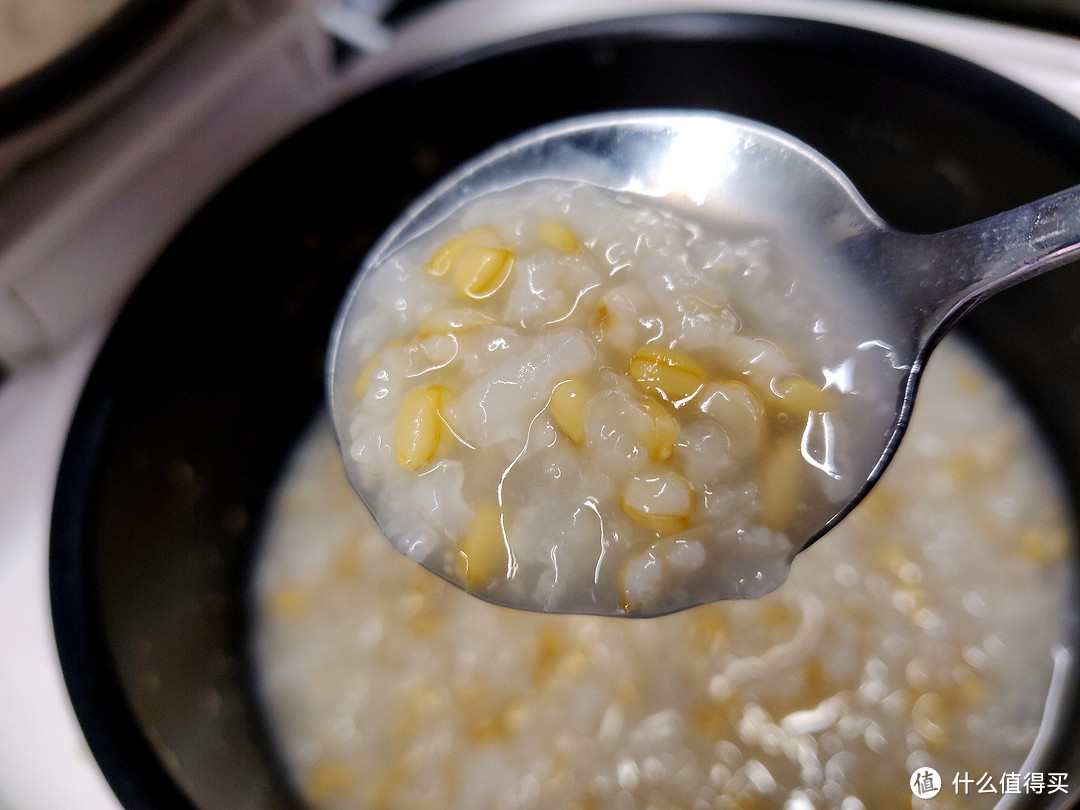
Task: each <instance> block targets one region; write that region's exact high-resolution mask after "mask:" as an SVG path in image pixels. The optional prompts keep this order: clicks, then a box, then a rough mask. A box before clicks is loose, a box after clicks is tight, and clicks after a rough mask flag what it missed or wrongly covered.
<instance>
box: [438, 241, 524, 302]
mask: <svg viewBox="0 0 1080 810" xmlns="http://www.w3.org/2000/svg"><path fill="white" fill-rule="evenodd" d="M513 265H514V252H513V251H512V250H506V249H505V248H491V247H474V248H469V249H468V250H466V251H465V252H464V253H462V254H461V256H459V257H458V258H457V259H456V260H455V261H454V264H453V270H454V289H455V290H456V291H457V294H458V295H459V296H461V297H462V298H474V299H480V298H487V297H488V296H490V295H493V294H494V293H495V292H496V291H497V290H498V289H499V288H500V287H502V285H503V282H505V281H506V279H507V278H508V277H509V275H510V268H511V267H513Z"/></svg>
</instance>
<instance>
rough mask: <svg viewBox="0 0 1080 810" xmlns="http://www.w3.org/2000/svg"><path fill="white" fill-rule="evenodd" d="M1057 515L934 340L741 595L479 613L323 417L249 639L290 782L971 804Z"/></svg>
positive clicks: (1015, 705) (554, 808) (1026, 459)
mask: <svg viewBox="0 0 1080 810" xmlns="http://www.w3.org/2000/svg"><path fill="white" fill-rule="evenodd" d="M1074 542H1075V541H1074V534H1073V526H1072V523H1071V516H1070V515H1069V514H1068V513H1067V509H1066V506H1065V504H1064V499H1063V497H1062V493H1061V491H1060V488H1059V487H1058V485H1057V484H1056V478H1055V473H1054V470H1053V469H1052V468H1051V466H1050V464H1049V462H1048V460H1047V458H1046V455H1045V453H1044V451H1043V450H1042V449H1041V445H1040V443H1039V440H1038V436H1037V435H1036V433H1035V431H1034V430H1033V429H1032V427H1031V425H1030V424H1029V422H1028V421H1027V419H1026V416H1025V414H1024V413H1023V412H1022V410H1021V408H1020V406H1019V405H1018V403H1017V402H1016V401H1015V399H1014V398H1013V397H1012V396H1011V394H1010V392H1009V390H1008V389H1007V388H1006V387H1005V385H1004V384H1003V382H1002V381H1001V380H1000V379H997V378H996V377H994V376H993V375H992V373H991V372H990V371H989V369H988V368H987V367H986V366H984V365H983V363H982V362H981V361H980V360H979V359H978V357H977V356H976V355H974V354H973V353H972V352H970V350H968V349H966V348H965V347H964V346H963V345H962V344H960V343H958V342H955V341H953V340H952V339H950V340H947V341H946V342H945V343H944V344H943V345H942V346H941V348H940V349H939V350H938V352H937V353H936V354H935V355H934V357H933V359H932V361H931V363H930V364H929V367H928V369H927V373H926V377H925V381H924V383H923V388H922V392H921V394H920V398H919V400H918V404H917V406H916V411H915V415H914V418H913V421H912V424H911V427H910V431H909V433H908V436H907V438H906V439H905V442H904V444H903V446H902V447H901V449H900V452H899V454H898V455H897V457H896V460H895V462H894V463H893V465H892V466H891V467H890V468H889V470H888V471H887V473H886V475H885V476H884V478H883V480H882V481H881V482H880V483H879V485H878V486H877V487H876V488H875V489H874V491H873V492H872V493H871V494H870V496H869V497H868V498H867V499H866V500H865V501H864V502H863V503H862V504H861V505H860V506H859V507H858V508H857V509H856V510H855V511H854V512H853V513H852V514H851V515H850V516H849V517H848V518H847V519H845V521H844V522H843V523H842V524H841V525H840V526H838V527H837V528H836V529H834V530H833V531H832V532H831V533H830V534H828V535H827V536H826V537H824V538H822V540H820V541H819V542H818V543H817V544H816V545H815V546H813V547H812V548H810V549H809V550H807V551H806V552H804V553H803V554H801V555H799V556H798V557H797V558H796V560H795V563H794V565H793V568H792V571H791V575H790V577H789V579H788V581H787V582H786V584H784V586H783V587H781V588H780V589H778V590H777V591H775V592H774V593H772V594H770V595H768V596H765V597H763V598H760V599H755V600H746V601H737V602H722V603H715V604H709V605H703V606H700V607H696V608H693V609H690V610H687V611H683V612H681V613H677V614H673V615H670V616H666V617H662V618H653V619H645V620H637V621H628V620H625V619H618V618H603V617H594V616H552V615H543V614H536V613H528V612H522V611H515V610H511V609H506V608H500V607H497V606H494V605H490V604H486V603H484V602H482V601H480V600H477V599H474V598H472V597H471V596H469V595H468V594H466V593H464V592H462V591H461V590H459V589H457V588H455V587H453V586H451V585H449V584H448V583H446V582H444V581H442V580H441V579H439V578H438V577H436V576H434V575H433V574H431V573H430V572H428V571H426V570H424V569H423V568H421V567H419V566H416V565H414V564H412V563H411V562H409V561H408V560H407V559H405V558H404V557H402V556H401V555H399V554H397V553H395V551H394V549H393V548H392V547H391V546H390V544H388V543H387V542H386V541H385V540H384V539H383V538H382V536H381V535H380V534H379V532H378V530H377V528H376V527H375V525H374V523H373V521H372V519H371V518H370V516H369V514H368V512H367V511H366V510H365V509H364V507H363V505H362V504H361V503H360V502H359V501H358V500H357V498H356V496H355V494H354V493H353V491H352V490H351V489H350V487H349V484H348V483H347V482H346V480H345V478H344V476H343V474H342V469H341V459H340V456H339V455H338V453H337V449H336V447H335V444H334V440H333V438H332V437H331V435H330V431H329V429H328V428H327V426H326V424H325V423H324V422H323V421H322V420H319V421H318V423H317V424H316V425H315V426H314V427H313V428H312V430H311V432H310V434H309V435H308V436H307V437H306V438H305V439H304V440H303V442H302V443H301V444H300V445H299V446H298V447H297V449H296V451H295V457H294V459H293V461H292V464H291V467H290V468H289V470H288V473H287V474H286V476H285V478H284V480H283V482H282V483H281V486H280V490H279V491H278V493H277V495H276V497H275V499H274V501H273V504H272V507H271V511H270V519H269V522H268V528H267V531H266V534H265V537H264V538H263V547H262V549H261V556H260V559H259V562H258V567H257V571H256V576H255V588H254V598H255V611H254V615H255V626H254V632H253V638H252V644H253V655H254V660H255V664H256V671H257V673H258V684H259V690H260V694H261V698H262V701H263V705H264V708H265V711H266V714H267V716H268V718H269V721H270V727H271V730H272V735H273V738H274V740H275V741H276V743H277V746H278V748H279V750H280V753H281V755H282V757H283V759H284V762H285V763H286V764H287V766H288V768H289V771H290V773H291V775H292V778H293V779H294V781H295V784H296V786H297V788H298V790H299V792H300V793H301V794H302V796H303V797H304V799H305V800H306V801H308V802H309V803H310V805H311V806H312V807H313V808H317V810H343V809H344V808H448V809H450V808H458V809H460V810H486V809H487V808H492V809H494V808H542V809H543V810H587V809H589V810H595V809H596V808H612V809H613V810H639V809H644V808H656V809H657V810H660V809H661V808H680V809H681V810H690V809H691V808H701V809H702V810H704V809H705V808H742V809H745V808H799V809H800V810H802V809H803V808H818V809H819V810H820V809H821V808H839V809H840V810H858V808H871V809H872V810H888V808H912V807H913V806H914V807H916V808H919V807H926V808H930V807H933V808H937V810H944V808H961V807H963V808H987V807H991V806H993V805H994V803H995V800H996V799H997V798H998V797H997V796H993V795H986V794H983V795H978V794H975V793H974V792H973V793H972V794H971V795H968V796H960V797H956V796H955V795H953V792H952V787H951V785H948V784H947V785H946V788H945V790H944V791H942V793H941V794H939V795H938V796H937V797H936V798H935V799H933V800H932V802H931V803H927V804H925V805H924V804H923V803H922V802H921V801H920V800H917V799H913V798H912V793H911V790H910V788H909V787H908V780H909V778H910V775H911V773H912V772H913V771H914V770H915V769H916V768H919V767H922V766H930V767H933V768H935V769H936V770H937V771H939V773H941V774H942V775H944V777H945V780H946V782H948V780H950V779H951V776H952V774H954V773H957V772H968V773H969V774H971V775H972V778H977V777H979V776H981V775H982V774H984V773H988V774H992V775H994V778H995V779H997V778H1000V775H1002V774H1004V773H1009V772H1020V771H1021V767H1022V763H1023V762H1024V760H1025V757H1026V755H1027V754H1028V752H1029V751H1030V749H1031V747H1032V744H1033V742H1034V740H1035V739H1036V734H1037V732H1038V730H1039V727H1040V722H1041V720H1042V712H1043V706H1044V703H1045V701H1046V699H1047V694H1048V689H1049V684H1050V678H1051V672H1052V668H1053V665H1052V653H1053V651H1054V650H1055V648H1057V647H1058V646H1059V645H1060V644H1061V643H1062V633H1063V630H1062V628H1063V618H1064V617H1063V614H1064V611H1065V610H1066V608H1067V605H1068V604H1069V603H1070V600H1071V599H1072V598H1074V594H1073V593H1072V591H1071V580H1070V573H1069V572H1070V571H1071V568H1072V554H1073V546H1074Z"/></svg>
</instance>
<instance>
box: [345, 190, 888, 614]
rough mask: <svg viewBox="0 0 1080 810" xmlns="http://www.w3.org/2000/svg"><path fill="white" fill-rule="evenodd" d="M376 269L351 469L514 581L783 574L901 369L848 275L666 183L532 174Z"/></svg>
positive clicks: (875, 435) (479, 580) (642, 610)
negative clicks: (857, 306) (877, 336)
mask: <svg viewBox="0 0 1080 810" xmlns="http://www.w3.org/2000/svg"><path fill="white" fill-rule="evenodd" d="M365 272H366V274H367V275H366V276H365V277H364V280H363V282H362V287H361V288H360V291H359V292H358V293H357V294H356V295H354V296H353V298H352V299H350V302H349V307H350V310H349V317H348V320H347V321H346V323H345V325H344V327H343V329H342V333H341V334H342V338H341V342H340V344H339V345H338V347H337V357H338V358H339V359H338V360H337V361H336V362H337V366H336V367H335V369H334V372H335V375H336V377H335V378H336V380H337V383H336V384H337V385H338V386H340V389H341V390H342V391H343V392H344V393H343V394H341V395H340V396H337V397H336V399H335V403H334V406H335V418H336V419H337V430H338V435H339V441H340V442H341V445H342V451H343V456H344V457H345V463H346V468H347V471H348V474H349V476H350V478H351V480H352V481H353V483H354V484H355V485H356V487H357V489H358V491H360V492H361V493H362V494H363V495H364V497H365V499H366V501H367V503H368V505H369V507H370V508H371V509H372V511H373V513H374V515H375V517H376V518H377V520H378V521H379V523H380V525H381V526H382V529H383V531H384V532H385V534H386V536H387V537H389V538H390V540H391V541H392V542H393V543H394V544H395V546H397V548H398V549H399V550H401V551H402V552H403V553H405V554H406V555H408V556H409V557H410V558H411V559H413V560H414V561H417V562H420V563H422V564H423V565H425V566H427V567H429V568H431V569H432V570H433V571H435V572H437V573H439V574H440V575H442V576H443V577H445V578H447V579H449V580H451V581H454V582H456V583H458V584H459V585H462V586H463V587H465V588H466V589H467V590H469V591H470V592H472V593H474V594H477V595H479V596H482V597H484V598H486V599H489V600H491V601H496V602H501V603H504V604H512V605H515V606H523V607H532V608H536V609H540V610H548V611H571V612H583V613H601V614H613V613H622V614H627V615H657V614H662V613H667V612H671V611H672V610H677V609H680V608H684V607H687V606H690V605H694V604H699V603H702V602H706V601H712V600H715V599H721V598H732V597H754V596H760V595H762V594H764V593H767V592H769V591H771V590H773V589H774V588H776V587H777V586H778V585H779V584H780V583H782V582H783V581H784V578H785V577H786V575H787V571H788V567H789V565H790V561H791V559H792V557H793V556H794V554H795V553H796V552H797V551H799V550H800V549H801V548H802V547H803V546H804V545H805V543H806V541H807V540H809V539H810V537H811V536H812V535H814V534H815V533H816V532H817V531H818V530H819V529H820V528H821V527H822V526H824V525H825V524H826V523H827V522H828V521H829V520H831V519H832V518H833V517H834V516H835V515H836V514H837V513H838V511H839V510H840V509H841V508H842V507H843V506H844V504H846V503H847V502H848V501H849V500H850V499H851V498H852V497H853V496H854V494H855V492H856V491H857V490H858V489H859V488H860V487H861V486H862V485H863V483H864V482H865V480H866V476H867V474H868V473H869V470H870V466H871V465H872V463H873V461H876V455H877V454H879V453H880V450H881V447H882V445H883V444H884V440H885V435H884V434H883V433H882V429H881V427H880V426H881V425H882V424H886V425H887V424H889V422H888V420H887V419H883V418H882V414H883V413H891V412H892V410H893V409H894V408H895V405H896V401H897V397H898V393H899V385H900V383H901V380H902V370H900V369H896V368H894V367H893V366H892V365H891V364H890V363H891V361H890V358H889V355H888V352H887V347H885V348H886V350H883V347H882V345H881V344H880V343H878V342H875V341H873V340H872V338H873V337H874V335H873V332H872V331H868V328H867V326H866V324H864V323H860V322H859V321H858V320H857V318H856V317H854V315H853V313H852V294H851V293H850V291H849V292H847V293H845V292H844V291H843V290H842V289H840V288H839V287H838V286H837V285H838V283H839V282H838V281H837V279H835V278H830V277H829V275H828V274H827V273H822V272H816V271H815V269H814V268H813V267H812V263H811V262H808V261H805V259H801V258H800V257H799V256H797V255H793V248H792V246H791V245H786V244H785V243H784V242H783V240H781V239H778V238H777V237H775V236H774V235H772V234H771V233H770V232H769V231H768V229H767V228H766V227H765V226H758V227H755V226H754V225H753V224H752V223H741V224H740V225H739V227H738V228H735V227H734V226H729V227H726V228H724V227H720V226H717V225H715V224H707V223H703V222H700V221H696V220H695V219H693V218H692V217H690V216H688V215H687V214H686V212H685V211H679V212H676V210H675V209H674V208H673V207H672V206H670V205H668V204H666V203H665V202H664V201H662V200H654V199H649V198H644V197H639V196H634V195H630V194H616V193H613V192H608V191H605V190H601V189H598V188H594V187H591V186H584V185H580V184H570V183H554V182H551V181H547V182H540V183H538V182H533V183H529V184H525V185H524V186H521V187H515V188H512V189H509V190H502V191H497V192H492V193H489V194H487V195H484V196H482V197H480V198H477V199H475V200H471V201H469V202H468V203H467V204H466V205H464V206H463V207H462V208H461V209H460V210H458V211H457V212H455V213H454V214H453V215H452V216H451V217H450V218H449V219H448V220H447V221H445V222H443V223H440V224H439V225H438V226H436V227H434V228H432V229H431V230H429V231H428V232H426V233H424V234H421V235H420V236H418V237H416V238H414V239H412V240H410V241H409V242H408V243H407V244H406V245H405V246H403V247H402V248H401V249H400V250H399V251H397V252H396V253H394V254H393V255H391V256H388V257H385V258H384V259H382V260H380V261H378V263H377V264H376V265H375V266H373V267H371V268H369V269H367V270H365Z"/></svg>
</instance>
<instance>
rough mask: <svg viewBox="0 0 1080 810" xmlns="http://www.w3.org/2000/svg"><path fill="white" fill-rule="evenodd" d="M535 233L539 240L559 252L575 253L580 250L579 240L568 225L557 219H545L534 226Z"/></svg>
mask: <svg viewBox="0 0 1080 810" xmlns="http://www.w3.org/2000/svg"><path fill="white" fill-rule="evenodd" d="M536 233H537V235H538V236H539V237H540V241H541V242H543V243H544V244H545V245H547V246H548V247H549V248H551V249H552V250H557V251H559V252H560V253H577V252H578V251H579V250H581V242H580V241H578V238H577V236H575V235H574V232H573V231H572V230H570V229H569V228H568V227H566V226H565V225H563V224H562V223H561V222H559V221H558V220H554V219H545V220H542V221H541V222H540V224H539V225H537V226H536Z"/></svg>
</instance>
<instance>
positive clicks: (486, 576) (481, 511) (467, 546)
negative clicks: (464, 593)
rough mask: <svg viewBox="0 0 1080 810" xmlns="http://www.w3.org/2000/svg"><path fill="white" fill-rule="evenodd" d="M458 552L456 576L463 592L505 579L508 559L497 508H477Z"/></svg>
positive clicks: (488, 505)
mask: <svg viewBox="0 0 1080 810" xmlns="http://www.w3.org/2000/svg"><path fill="white" fill-rule="evenodd" d="M459 549H460V550H459V571H458V573H459V575H460V576H461V579H462V580H463V581H464V583H465V588H466V590H470V591H475V590H477V589H479V588H482V587H484V586H485V585H487V584H489V583H490V582H492V581H493V580H494V579H495V578H496V577H497V576H500V575H503V576H505V574H506V570H507V567H508V565H509V561H510V558H509V554H508V552H507V549H506V541H505V538H504V537H503V529H502V510H501V509H500V508H499V506H498V504H495V503H483V504H480V506H478V507H477V509H476V513H475V515H474V516H473V520H472V523H471V524H470V525H469V529H468V531H466V532H465V536H464V537H463V538H461V545H460V547H459Z"/></svg>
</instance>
